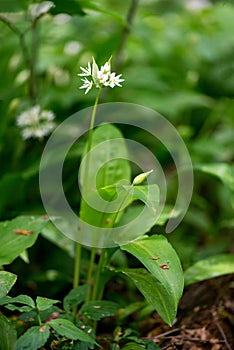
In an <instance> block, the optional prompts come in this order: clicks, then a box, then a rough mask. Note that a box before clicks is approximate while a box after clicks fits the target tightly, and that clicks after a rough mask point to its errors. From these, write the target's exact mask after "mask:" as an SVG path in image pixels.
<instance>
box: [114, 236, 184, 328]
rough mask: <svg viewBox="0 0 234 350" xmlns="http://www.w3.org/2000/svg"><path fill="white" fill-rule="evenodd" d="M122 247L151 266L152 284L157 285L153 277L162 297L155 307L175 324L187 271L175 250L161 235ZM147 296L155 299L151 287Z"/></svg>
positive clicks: (149, 269) (145, 237) (170, 322)
mask: <svg viewBox="0 0 234 350" xmlns="http://www.w3.org/2000/svg"><path fill="white" fill-rule="evenodd" d="M121 249H122V250H126V251H127V252H129V253H130V254H132V255H134V256H135V257H136V258H137V259H139V260H140V261H141V262H142V264H143V265H144V266H145V267H146V268H147V269H148V271H149V272H150V273H151V274H152V280H151V285H153V284H154V283H153V280H155V282H156V281H157V282H158V283H155V287H157V289H158V294H159V295H160V296H161V297H160V300H159V299H158V300H157V303H156V304H157V305H155V306H156V307H155V309H156V310H157V311H158V313H159V314H160V316H161V317H162V318H163V319H164V321H165V322H167V323H168V324H170V325H171V324H172V322H173V320H174V318H175V315H176V310H177V307H178V303H179V300H180V298H181V295H182V292H183V286H184V280H183V272H182V268H181V264H180V261H179V258H178V256H177V254H176V252H175V250H174V249H173V248H172V246H171V244H170V243H169V242H168V241H167V239H166V238H165V237H164V236H161V235H153V236H151V237H147V236H144V237H141V238H139V239H137V240H135V241H134V242H132V243H128V244H125V245H122V246H121ZM141 278H142V277H141V276H140V279H141ZM139 289H140V288H139ZM141 289H142V287H141ZM141 289H140V290H141ZM148 292H149V294H148ZM144 296H145V298H146V299H147V301H149V302H151V301H150V300H151V299H152V295H151V293H150V289H148V288H147V286H146V289H144ZM160 304H161V305H162V306H161V307H160Z"/></svg>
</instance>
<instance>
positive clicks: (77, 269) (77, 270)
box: [73, 88, 101, 288]
mask: <svg viewBox="0 0 234 350" xmlns="http://www.w3.org/2000/svg"><path fill="white" fill-rule="evenodd" d="M100 94H101V88H100V89H99V90H98V94H97V97H96V99H95V102H94V106H93V110H92V115H91V120H90V125H89V135H88V146H87V158H86V162H85V168H84V183H83V190H82V191H84V192H85V191H86V190H87V185H86V181H85V179H88V175H89V162H90V155H89V152H90V150H91V147H92V138H93V128H94V122H95V117H96V113H97V106H98V101H99V98H100ZM83 203H84V200H83V198H82V197H81V206H80V213H81V211H82V206H83ZM80 216H81V215H80ZM82 226H83V225H82V223H81V224H80V235H82V229H83V227H82ZM93 249H94V248H92V253H91V261H90V266H89V277H88V281H89V283H90V282H91V278H92V271H93V267H94V261H95V255H96V251H94V250H93ZM81 255H82V245H81V244H80V243H79V242H77V243H76V247H75V265H74V275H73V287H74V288H76V287H78V286H79V281H80V267H81V266H80V265H81ZM90 288H91V284H90Z"/></svg>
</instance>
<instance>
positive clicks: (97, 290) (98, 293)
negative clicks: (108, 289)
mask: <svg viewBox="0 0 234 350" xmlns="http://www.w3.org/2000/svg"><path fill="white" fill-rule="evenodd" d="M132 188H133V185H131V186H130V188H129V189H128V191H127V193H126V195H125V196H124V198H123V199H122V201H121V203H120V206H119V209H118V210H117V211H116V213H115V216H114V220H113V223H112V227H113V226H114V225H115V223H116V220H117V217H118V214H119V212H120V211H121V209H122V207H124V203H125V201H126V199H128V194H129V192H130V191H131V190H132ZM110 230H111V228H110ZM105 260H106V249H102V252H101V255H100V258H99V262H98V267H97V271H96V274H95V278H94V287H93V294H92V300H96V299H101V298H102V295H103V291H104V286H103V285H102V286H100V276H101V272H102V269H103V267H104V264H105Z"/></svg>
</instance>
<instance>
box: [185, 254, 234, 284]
mask: <svg viewBox="0 0 234 350" xmlns="http://www.w3.org/2000/svg"><path fill="white" fill-rule="evenodd" d="M229 273H234V254H219V255H215V256H210V257H209V258H206V259H203V260H200V261H198V262H196V263H195V264H194V265H192V266H190V267H189V268H188V269H187V270H186V271H185V274H184V281H185V285H189V284H192V283H196V282H200V281H204V280H206V279H209V278H214V277H218V276H222V275H227V274H229Z"/></svg>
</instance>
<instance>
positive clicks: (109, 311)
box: [80, 300, 119, 321]
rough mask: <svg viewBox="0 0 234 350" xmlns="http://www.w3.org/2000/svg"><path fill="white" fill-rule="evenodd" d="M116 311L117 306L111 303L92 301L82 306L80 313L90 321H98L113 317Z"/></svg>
mask: <svg viewBox="0 0 234 350" xmlns="http://www.w3.org/2000/svg"><path fill="white" fill-rule="evenodd" d="M118 310H119V306H118V304H116V303H114V302H112V301H105V300H101V301H98V300H97V301H95V300H93V301H90V302H88V303H86V304H84V305H83V306H82V307H81V309H80V313H81V314H83V315H84V316H85V317H87V318H89V319H91V320H95V321H99V320H100V319H101V318H103V317H108V316H114V315H115V314H116V313H117V311H118Z"/></svg>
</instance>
